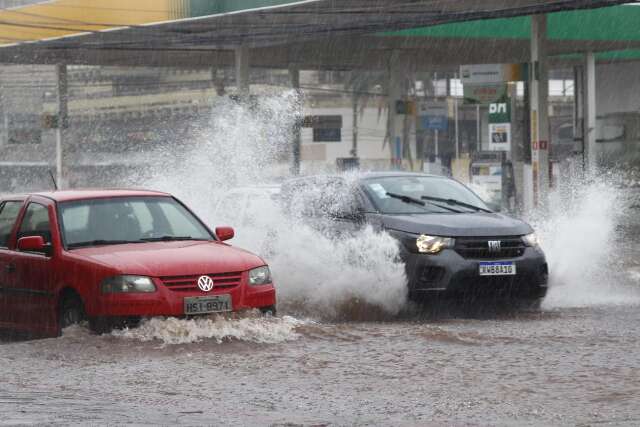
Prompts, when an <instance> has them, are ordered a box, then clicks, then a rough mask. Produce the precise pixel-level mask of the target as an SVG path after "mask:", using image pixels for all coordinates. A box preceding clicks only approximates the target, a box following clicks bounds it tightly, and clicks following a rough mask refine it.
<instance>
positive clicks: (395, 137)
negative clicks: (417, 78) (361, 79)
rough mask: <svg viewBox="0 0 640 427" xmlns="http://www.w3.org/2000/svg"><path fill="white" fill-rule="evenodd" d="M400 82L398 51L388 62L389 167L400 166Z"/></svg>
mask: <svg viewBox="0 0 640 427" xmlns="http://www.w3.org/2000/svg"><path fill="white" fill-rule="evenodd" d="M403 92H404V91H403V84H402V68H401V66H400V61H399V53H398V52H397V51H394V52H393V53H392V54H391V58H390V63H389V95H388V102H389V149H390V153H391V167H392V168H393V169H401V168H402V143H403V141H402V139H403V118H402V116H401V115H400V114H398V112H397V103H398V101H404V93H403Z"/></svg>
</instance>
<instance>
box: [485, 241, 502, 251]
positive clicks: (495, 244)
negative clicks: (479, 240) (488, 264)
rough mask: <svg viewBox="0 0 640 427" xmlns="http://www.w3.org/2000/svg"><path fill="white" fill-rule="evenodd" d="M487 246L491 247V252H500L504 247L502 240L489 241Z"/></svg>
mask: <svg viewBox="0 0 640 427" xmlns="http://www.w3.org/2000/svg"><path fill="white" fill-rule="evenodd" d="M487 245H488V246H489V251H490V252H498V251H499V250H500V248H501V247H502V242H501V241H500V240H489V241H488V242H487Z"/></svg>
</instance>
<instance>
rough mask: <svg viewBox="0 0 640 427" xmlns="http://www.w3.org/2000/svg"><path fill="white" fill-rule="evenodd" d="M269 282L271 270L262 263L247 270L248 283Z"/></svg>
mask: <svg viewBox="0 0 640 427" xmlns="http://www.w3.org/2000/svg"><path fill="white" fill-rule="evenodd" d="M269 283H271V271H269V267H267V266H266V265H263V266H262V267H258V268H254V269H253V270H249V284H250V285H252V286H257V285H266V284H269Z"/></svg>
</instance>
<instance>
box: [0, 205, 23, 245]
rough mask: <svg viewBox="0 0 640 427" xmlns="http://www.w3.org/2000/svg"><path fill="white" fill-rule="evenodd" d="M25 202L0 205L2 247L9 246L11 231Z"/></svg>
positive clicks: (0, 239) (0, 242) (0, 238)
mask: <svg viewBox="0 0 640 427" xmlns="http://www.w3.org/2000/svg"><path fill="white" fill-rule="evenodd" d="M22 204H23V202H21V201H7V202H4V203H2V205H0V247H3V248H6V247H7V245H8V244H9V237H10V236H11V230H13V226H14V225H15V223H16V220H17V219H18V215H19V214H20V209H21V208H22Z"/></svg>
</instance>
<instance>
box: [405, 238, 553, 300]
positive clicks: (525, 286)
mask: <svg viewBox="0 0 640 427" xmlns="http://www.w3.org/2000/svg"><path fill="white" fill-rule="evenodd" d="M402 258H403V260H404V262H405V265H406V273H407V278H408V286H409V296H410V298H411V299H413V300H426V299H430V298H433V297H452V298H464V297H474V298H475V297H485V296H486V297H503V298H521V299H539V298H543V297H544V296H545V295H546V293H547V282H548V275H549V273H548V266H547V262H546V259H545V256H544V253H543V252H542V251H541V250H540V249H539V248H532V247H527V248H526V249H525V251H524V253H523V254H522V255H521V256H518V257H515V258H505V259H469V258H464V257H462V256H461V255H460V254H459V253H458V252H456V251H455V250H454V249H445V250H443V251H442V252H440V253H439V254H437V255H428V254H418V253H410V252H408V251H404V253H403V254H402ZM485 261H488V262H497V261H511V262H514V263H515V265H516V272H517V274H516V275H513V276H480V274H479V264H480V262H485Z"/></svg>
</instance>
